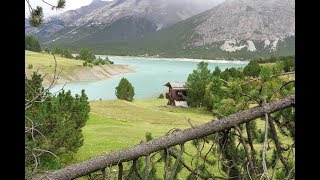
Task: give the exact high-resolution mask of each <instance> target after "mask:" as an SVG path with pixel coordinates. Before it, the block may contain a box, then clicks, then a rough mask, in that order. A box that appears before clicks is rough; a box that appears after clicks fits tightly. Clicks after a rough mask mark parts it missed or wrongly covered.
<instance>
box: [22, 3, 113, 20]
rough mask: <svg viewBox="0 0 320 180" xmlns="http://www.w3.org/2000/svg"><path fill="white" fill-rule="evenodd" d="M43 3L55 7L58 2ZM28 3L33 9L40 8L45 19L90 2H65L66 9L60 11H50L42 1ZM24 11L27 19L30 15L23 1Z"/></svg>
mask: <svg viewBox="0 0 320 180" xmlns="http://www.w3.org/2000/svg"><path fill="white" fill-rule="evenodd" d="M45 1H46V2H48V3H50V4H52V5H55V4H57V1H58V0H45ZM108 1H112V0H108ZM29 2H30V4H31V6H32V7H33V8H35V7H36V6H42V8H43V15H44V17H45V18H46V17H48V16H52V15H56V14H60V13H62V12H65V11H68V10H73V9H78V8H80V7H82V6H86V5H88V4H90V3H91V2H92V0H66V7H65V8H63V9H61V10H51V7H50V6H49V5H47V4H45V3H44V2H43V1H42V0H29ZM24 9H25V17H26V18H28V17H29V15H30V13H29V8H28V5H27V2H26V1H25V6H24Z"/></svg>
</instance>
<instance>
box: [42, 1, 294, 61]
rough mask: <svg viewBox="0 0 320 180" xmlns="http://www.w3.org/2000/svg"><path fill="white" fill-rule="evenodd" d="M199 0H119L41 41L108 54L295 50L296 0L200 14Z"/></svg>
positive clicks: (224, 6)
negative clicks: (197, 5)
mask: <svg viewBox="0 0 320 180" xmlns="http://www.w3.org/2000/svg"><path fill="white" fill-rule="evenodd" d="M182 1H183V2H185V3H184V5H183V6H182V7H180V9H179V7H178V5H177V4H179V3H180V5H181V4H182ZM199 1H200V0H198V1H194V0H190V1H187V0H175V1H170V0H117V1H114V2H112V3H109V4H107V5H105V6H103V7H101V8H99V9H96V10H95V11H94V12H92V13H88V14H86V15H85V16H83V17H81V18H78V19H77V20H74V21H73V22H72V23H71V24H70V25H68V26H66V27H65V28H63V29H62V30H60V31H58V33H54V34H53V35H52V36H50V38H48V39H45V38H42V42H43V44H45V45H50V46H55V45H59V46H66V47H69V48H71V49H73V50H74V51H78V50H79V49H80V48H81V47H89V48H91V49H92V50H93V51H94V52H95V53H99V54H110V55H133V56H141V55H148V56H157V57H159V56H160V57H185V58H204V59H213V58H227V59H251V58H255V57H270V56H272V55H275V56H280V55H281V56H284V55H294V54H295V1H294V0H225V1H223V2H221V3H220V4H218V5H213V7H212V8H210V9H208V10H206V11H203V12H202V13H198V14H196V11H200V9H201V8H204V7H203V6H199V8H198V10H195V9H197V8H194V7H196V6H195V5H194V4H192V3H194V2H199ZM186 2H188V3H186ZM206 2H209V1H206ZM189 3H190V4H192V6H191V5H190V4H189ZM199 4H201V3H199ZM203 4H206V3H203ZM203 4H202V5H203ZM134 5H135V6H134ZM133 7H135V8H133ZM146 7H148V8H146ZM190 7H193V8H190ZM207 7H209V6H207ZM170 8H171V9H170ZM202 10H203V9H202ZM186 14H187V15H186ZM191 14H196V15H193V16H191ZM99 15H100V16H99ZM188 16H190V17H189V18H187V17H188ZM183 19H184V20H183Z"/></svg>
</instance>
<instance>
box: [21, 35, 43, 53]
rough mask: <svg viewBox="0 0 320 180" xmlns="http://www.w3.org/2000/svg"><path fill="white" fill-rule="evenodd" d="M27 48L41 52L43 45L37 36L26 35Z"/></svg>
mask: <svg viewBox="0 0 320 180" xmlns="http://www.w3.org/2000/svg"><path fill="white" fill-rule="evenodd" d="M25 49H26V50H29V51H35V52H41V46H40V43H39V41H38V39H37V38H36V37H35V36H25Z"/></svg>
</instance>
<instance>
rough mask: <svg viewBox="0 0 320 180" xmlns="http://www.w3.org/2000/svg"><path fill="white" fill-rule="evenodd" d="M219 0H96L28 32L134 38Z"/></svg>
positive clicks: (50, 36) (58, 38) (43, 37)
mask: <svg viewBox="0 0 320 180" xmlns="http://www.w3.org/2000/svg"><path fill="white" fill-rule="evenodd" d="M220 1H221V0H219V1H212V0H198V1H194V0H175V1H171V0H114V1H101V0H94V1H92V2H91V4H89V5H87V6H84V7H81V8H79V9H75V10H70V11H67V12H64V13H62V14H60V15H58V16H52V17H48V18H46V19H45V23H44V24H42V25H41V26H40V27H39V28H33V27H29V26H26V28H25V33H26V34H32V35H35V36H37V37H38V39H39V40H40V41H41V42H42V43H43V44H47V45H50V44H56V43H60V44H61V43H65V42H73V43H77V42H78V41H84V42H88V43H92V42H118V41H120V42H121V41H127V40H134V39H140V38H142V37H144V36H145V35H146V34H148V33H151V32H155V31H158V30H160V29H163V28H165V27H168V26H170V25H172V24H175V23H177V22H179V21H181V20H184V19H187V18H189V17H191V16H193V15H195V14H198V13H201V12H203V11H205V10H208V9H210V8H212V7H213V6H214V5H216V3H217V2H220ZM26 21H27V20H26ZM26 24H27V23H26Z"/></svg>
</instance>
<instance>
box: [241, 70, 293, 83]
mask: <svg viewBox="0 0 320 180" xmlns="http://www.w3.org/2000/svg"><path fill="white" fill-rule="evenodd" d="M289 74H295V71H292V72H285V73H281V74H276V75H272V76H271V78H274V77H278V76H284V75H289ZM259 80H261V78H260V77H259V78H254V79H251V80H249V81H246V82H244V83H242V86H243V85H246V84H248V83H252V82H255V81H259Z"/></svg>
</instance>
